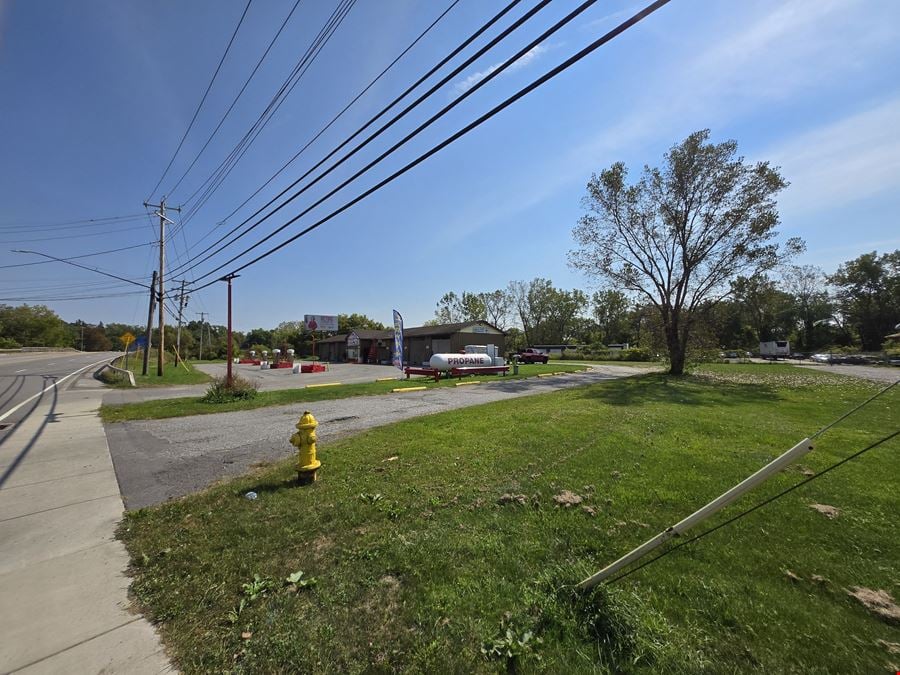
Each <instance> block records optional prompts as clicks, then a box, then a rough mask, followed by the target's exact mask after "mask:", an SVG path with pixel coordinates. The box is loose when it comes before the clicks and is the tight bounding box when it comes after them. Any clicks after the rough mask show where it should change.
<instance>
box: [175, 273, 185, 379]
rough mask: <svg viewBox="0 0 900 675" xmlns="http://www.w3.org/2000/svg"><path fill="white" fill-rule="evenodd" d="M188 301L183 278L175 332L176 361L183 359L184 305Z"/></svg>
mask: <svg viewBox="0 0 900 675" xmlns="http://www.w3.org/2000/svg"><path fill="white" fill-rule="evenodd" d="M186 304H187V303H186V302H185V299H184V279H182V280H181V293H180V294H179V295H178V332H176V333H175V363H178V362H179V361H181V360H182V358H181V320H182V317H183V315H184V306H185V305H186Z"/></svg>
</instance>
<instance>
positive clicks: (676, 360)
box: [666, 324, 687, 375]
mask: <svg viewBox="0 0 900 675" xmlns="http://www.w3.org/2000/svg"><path fill="white" fill-rule="evenodd" d="M666 344H667V346H668V348H669V375H683V374H684V361H685V352H686V351H687V335H684V336H682V335H681V334H680V333H679V330H678V325H677V324H674V325H670V326H669V327H668V328H667V329H666Z"/></svg>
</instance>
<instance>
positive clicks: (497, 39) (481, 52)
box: [184, 0, 596, 271]
mask: <svg viewBox="0 0 900 675" xmlns="http://www.w3.org/2000/svg"><path fill="white" fill-rule="evenodd" d="M518 2H519V0H513V1H512V2H511V3H510V4H508V5H507V6H506V7H504V8H503V10H501V11H500V12H499V13H498V14H497V15H496V16H494V17H493V18H492V19H491V20H490V21H488V22H487V23H486V24H485V25H484V26H482V27H481V28H480V29H479V30H478V31H476V32H475V33H474V34H473V35H472V36H470V37H469V38H468V39H467V40H465V41H464V42H463V43H462V44H460V45H459V46H458V47H457V48H456V49H454V50H453V51H452V52H451V53H450V54H449V55H447V56H446V57H444V58H443V59H442V60H441V61H440V62H439V63H438V64H437V65H435V66H434V67H433V68H431V69H430V70H429V71H428V72H427V73H426V74H425V75H423V76H422V77H420V78H419V79H418V80H417V81H416V82H415V83H414V84H413V85H412V86H410V87H408V88H407V89H406V91H404V92H403V93H402V94H400V95H399V96H398V97H396V98H395V99H394V100H393V101H391V103H389V104H388V105H387V106H385V107H384V108H383V109H382V110H381V111H380V112H378V113H377V114H376V115H375V116H373V117H372V118H371V119H369V121H368V122H366V123H365V124H364V125H363V126H361V127H360V128H359V129H357V130H356V131H355V132H354V133H353V134H352V135H351V136H350V137H349V138H347V139H346V140H344V141H343V142H342V143H340V144H339V145H338V146H337V147H335V148H334V149H333V150H332V151H331V152H329V153H328V154H327V155H326V156H325V157H323V158H322V159H321V160H319V161H318V162H317V163H316V164H315V165H313V166H312V167H311V168H310V169H309V170H307V171H306V172H305V173H304V174H303V175H301V176H300V177H299V178H297V179H296V180H295V181H294V182H293V183H291V184H290V185H288V186H287V187H286V188H284V189H283V190H282V191H281V192H279V193H278V194H277V195H275V197H273V198H272V199H270V200H269V201H268V202H267V203H266V204H264V205H263V206H261V207H260V208H259V209H257V210H256V211H255V212H254V213H253V214H251V215H250V216H249V217H248V218H246V219H245V220H244V221H243V222H241V223H239V224H238V225H236V226H235V227H233V228H232V229H231V230H230V231H229V232H227V233H226V234H225V235H223V236H222V237H221V238H219V240H218V241H216V242H215V243H214V244H212V245H210V246H208V247H207V248H206V249H205V250H204V251H201V252H200V253H199V254H198V255H197V256H196V257H197V258H199V257H200V256H201V255H203V254H205V253H206V252H207V251H210V250H211V249H213V248H215V247H216V246H218V245H219V244H220V243H221V242H223V241H224V240H225V239H227V238H228V237H230V236H231V235H232V234H234V233H235V232H237V231H238V230H239V229H241V228H242V227H243V226H244V225H246V224H247V223H248V222H250V221H251V220H252V219H253V218H255V217H256V216H257V215H259V214H260V213H262V212H263V211H264V210H265V209H267V208H268V207H269V206H271V205H272V204H273V203H274V202H276V201H277V200H278V199H280V198H281V197H282V196H284V195H285V194H286V193H287V192H288V191H290V190H291V189H292V188H294V187H296V185H297V184H298V183H300V182H301V181H302V180H303V179H304V178H306V177H308V176H309V175H310V174H311V173H312V172H313V171H315V170H316V169H318V168H319V167H320V166H322V165H323V164H324V163H325V162H326V161H328V160H329V159H330V158H331V157H333V156H334V155H335V154H337V153H338V152H339V151H340V150H341V149H342V148H344V147H345V146H346V145H347V144H348V143H350V142H351V141H352V140H353V139H354V138H356V137H357V136H358V135H359V134H361V133H362V132H363V131H365V130H366V129H367V128H368V127H370V126H371V125H372V124H373V123H374V122H376V121H377V120H378V119H380V117H381V116H382V115H383V114H384V113H385V112H387V111H388V110H390V109H391V108H392V107H393V106H394V105H396V104H397V103H398V102H399V101H401V100H402V99H403V98H405V97H406V96H407V95H408V94H409V93H410V92H412V91H413V90H414V89H415V88H416V87H418V86H419V85H420V84H421V83H422V82H424V81H425V80H426V79H428V77H430V76H431V75H432V74H434V73H435V72H436V71H437V70H439V69H440V68H441V67H442V66H443V65H444V64H446V63H447V62H448V61H449V60H450V59H451V58H453V57H454V56H455V55H456V54H458V53H459V52H460V51H461V50H462V49H464V48H465V47H466V46H468V44H470V43H471V42H472V41H473V40H475V39H476V38H477V37H478V36H479V35H480V34H481V33H483V32H484V31H485V30H487V29H488V28H489V27H490V26H491V25H493V23H494V22H496V21H497V20H499V19H500V18H501V17H502V16H503V15H504V14H505V13H507V12H508V11H509V10H511V9H512V8H513V7H514V6H515V5H516V4H518ZM593 2H596V0H589V1H588V3H585V4H586V5H590V4H593ZM549 3H550V0H541V2H539V3H538V4H537V5H535V6H534V7H532V8H531V9H530V10H528V11H527V12H526V13H525V14H524V15H522V16H521V17H519V18H518V19H517V20H516V21H514V22H513V23H512V24H511V25H510V26H508V27H507V28H506V29H504V30H503V31H502V32H500V33H499V34H498V35H497V36H495V37H494V38H493V39H492V40H490V41H489V42H488V43H487V44H486V45H484V46H483V47H481V48H480V49H479V50H478V51H476V52H475V53H474V54H473V55H471V56H470V57H468V58H467V59H466V60H464V61H463V62H462V63H461V64H459V65H458V66H456V68H454V69H453V70H452V71H451V72H450V73H448V74H447V75H445V76H444V77H443V78H441V80H439V81H438V82H437V83H436V84H434V85H432V86H431V87H430V88H429V89H428V90H427V91H426V92H424V93H423V94H421V95H420V96H419V97H418V98H417V99H416V100H414V101H413V102H412V103H410V104H409V105H407V106H406V108H404V109H403V110H402V111H401V112H399V113H397V114H396V115H394V117H392V118H391V119H390V120H389V121H388V122H386V123H385V124H383V125H382V126H381V127H380V128H379V129H378V130H377V131H375V132H373V133H372V134H370V135H369V137H368V138H366V139H365V140H364V141H362V142H361V143H359V144H358V145H357V146H356V147H354V148H353V149H352V150H351V151H349V152H348V153H347V154H345V155H344V156H343V157H341V158H340V159H339V160H338V161H337V162H335V163H334V164H333V165H332V166H331V167H329V168H328V169H327V170H326V171H324V172H323V173H321V174H319V176H317V177H316V178H314V179H313V180H312V181H311V182H310V183H308V184H307V185H305V186H304V187H303V188H301V189H300V190H299V191H298V192H296V193H294V194H293V195H292V196H291V197H290V198H289V199H287V200H286V201H284V202H282V203H281V204H280V205H279V206H277V207H276V208H275V209H273V210H272V211H270V212H269V213H267V214H266V215H265V216H264V217H263V218H261V219H260V220H258V221H257V222H255V223H254V224H253V225H251V226H250V227H248V228H247V229H246V230H244V231H243V232H241V233H240V234H238V235H237V236H236V237H234V238H233V239H232V240H231V241H229V242H228V243H226V244H225V245H224V246H222V247H221V248H220V249H219V250H218V251H215V252H213V253H212V254H210V255H208V256H206V257H205V258H203V259H202V260H199V261H198V262H196V263H194V264H193V265H192V266H191V267H189V268H188V269H187V270H184V271H190V270H192V269H194V268H196V267H197V266H199V265H200V264H202V263H203V262H205V261H207V260H209V259H210V258H212V257H214V256H215V255H217V254H218V253H220V252H221V251H223V250H224V249H225V248H227V247H228V246H230V245H232V244H233V243H235V242H236V241H237V240H238V239H240V238H241V237H243V236H244V235H246V234H247V233H249V232H250V231H252V230H253V229H255V228H256V227H258V226H259V225H261V224H262V223H263V222H265V221H266V220H268V219H269V218H271V217H272V216H273V215H275V214H276V213H277V212H278V211H280V210H281V209H283V208H284V207H285V206H287V205H288V204H289V203H290V202H291V201H293V200H294V199H296V198H297V197H298V196H300V195H301V194H303V192H305V191H306V190H308V189H309V188H310V187H312V186H313V185H315V184H316V183H317V182H318V181H320V180H322V179H323V178H324V177H325V176H327V175H328V174H329V173H330V172H331V171H333V170H335V169H336V168H337V167H339V166H340V165H341V164H343V163H344V162H345V161H347V160H348V159H349V158H350V157H352V156H353V155H354V154H356V153H357V152H359V151H360V150H361V149H362V148H364V147H365V146H366V145H368V144H369V143H370V142H371V141H372V140H374V139H375V138H377V137H378V136H379V135H380V134H382V133H383V132H384V131H386V130H387V129H389V128H390V127H391V126H393V125H394V124H395V123H396V122H398V121H399V120H400V119H402V118H403V117H404V116H406V114H407V113H409V112H410V111H411V110H412V109H414V108H415V107H416V106H418V105H419V104H420V103H421V102H422V101H424V100H425V99H427V98H428V97H429V96H431V95H432V94H433V93H434V92H436V91H437V90H438V89H440V88H441V87H442V86H443V85H445V84H446V83H447V82H449V81H450V80H451V79H453V78H454V77H455V76H456V75H458V74H459V73H460V72H462V71H463V70H464V69H465V68H467V67H468V66H470V65H471V64H472V63H473V62H475V61H476V60H477V59H478V58H480V57H481V56H483V55H484V54H485V53H487V52H488V51H489V50H490V49H492V48H493V47H494V46H496V45H497V44H499V43H500V42H501V41H502V40H504V39H505V38H506V37H507V36H509V35H510V33H512V32H513V31H515V30H516V29H518V28H519V27H520V26H522V24H524V23H525V22H526V21H528V20H529V19H531V18H532V17H533V16H534V15H535V14H537V12H539V11H540V10H542V9H543V8H545V7H546V6H547V5H548V4H549ZM585 8H586V7H585V5H582V6H581V7H579V8H578V9H576V10H575V11H576V12H579V13H580V12H581V11H584V9H585ZM536 42H537V43H538V44H539V42H540V38H539V39H538V41H536ZM523 52H527V49H526V50H523ZM511 62H513V59H511V60H509V61H507V64H509V63H511ZM505 67H506V65H504V66H502V67H501V69H498V70H502V69H503V68H505ZM497 74H499V72H498V71H494V72H493V73H491V74H490V75H489V76H488V77H486V78H485V79H484V80H482V81H481V82H479V83H478V84H477V85H476V86H474V87H472V88H471V89H469V90H468V91H466V92H465V93H464V94H463V95H462V96H460V97H458V98H457V99H456V100H454V101H453V102H451V104H450V105H449V106H447V107H445V108H444V109H443V110H442V111H441V112H439V113H438V114H437V115H436V116H434V117H432V118H431V120H429V121H428V122H426V123H425V124H423V125H420V127H419V128H418V129H417V130H416V131H415V132H413V134H411V135H410V136H407V138H406V139H404V140H403V141H401V143H400V144H398V145H402V143H404V142H405V141H406V140H408V139H409V138H410V137H412V136H414V135H415V134H416V133H418V132H419V131H421V130H422V129H424V128H425V127H426V126H427V125H428V124H430V123H431V122H433V121H434V120H435V119H437V118H438V117H440V116H441V115H443V114H446V112H448V111H449V110H450V109H452V108H453V107H455V106H456V105H459V104H460V103H461V102H462V101H463V100H465V99H466V98H467V97H468V96H470V95H472V94H474V93H475V91H477V90H478V89H479V88H480V87H481V86H482V85H483V84H484V83H486V82H485V81H490V79H492V78H493V77H494V76H495V75H497ZM398 145H395V146H394V148H392V150H393V149H395V148H396V147H398ZM392 150H389V151H388V152H387V153H385V154H383V155H382V156H381V157H380V158H379V160H377V161H380V159H382V158H383V157H385V156H387V154H390V152H391V151H392ZM370 166H371V165H370ZM291 222H293V221H291ZM281 229H284V228H283V227H282V228H281ZM279 231H280V230H279ZM241 255H243V254H241ZM238 257H240V256H238ZM233 260H234V259H232V260H229V261H228V262H226V263H225V265H227V264H229V263H230V262H232V261H233Z"/></svg>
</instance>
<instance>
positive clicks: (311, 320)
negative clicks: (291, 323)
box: [303, 314, 338, 333]
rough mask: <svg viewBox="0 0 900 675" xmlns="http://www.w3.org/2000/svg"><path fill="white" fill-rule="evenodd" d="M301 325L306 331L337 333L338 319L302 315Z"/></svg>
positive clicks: (325, 315) (326, 316) (318, 315)
mask: <svg viewBox="0 0 900 675" xmlns="http://www.w3.org/2000/svg"><path fill="white" fill-rule="evenodd" d="M303 323H304V324H305V325H306V330H324V331H331V332H335V333H336V332H337V329H338V318H337V317H336V316H331V315H329V314H304V315H303Z"/></svg>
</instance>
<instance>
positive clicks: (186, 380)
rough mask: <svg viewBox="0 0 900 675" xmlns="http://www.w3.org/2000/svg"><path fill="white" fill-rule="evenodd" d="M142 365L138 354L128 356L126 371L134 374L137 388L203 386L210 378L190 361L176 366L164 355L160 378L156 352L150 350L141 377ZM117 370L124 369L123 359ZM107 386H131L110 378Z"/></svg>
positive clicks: (119, 360)
mask: <svg viewBox="0 0 900 675" xmlns="http://www.w3.org/2000/svg"><path fill="white" fill-rule="evenodd" d="M142 364H143V356H142V355H141V354H140V353H137V354H129V356H128V370H130V371H131V372H132V373H134V383H135V384H136V385H137V386H138V387H177V386H179V385H187V384H204V383H206V382H210V381H211V380H212V378H211V377H210V376H209V375H207V374H206V373H202V372H200V371H199V370H197V369H196V368H194V366H193V365H192V364H191V362H190V361H187V362H184V363H183V364H176V363H175V359H174V358H172V357H171V356H170V355H169V354H166V363H165V367H164V368H163V375H162V377H160V376H158V375H157V374H156V365H157V364H156V350H155V349H152V350H150V361H149V364H148V368H147V374H146V375H141V369H142ZM115 365H116V366H118V367H119V368H124V367H125V359H124V357H122V358H119V359H118V362H117V363H116V364H115ZM106 382H107V384H109V385H111V386H114V387H122V388H131V385H130V384H129V383H128V382H127V381H126V380H124V379H123V378H111V379H108V380H106Z"/></svg>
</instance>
